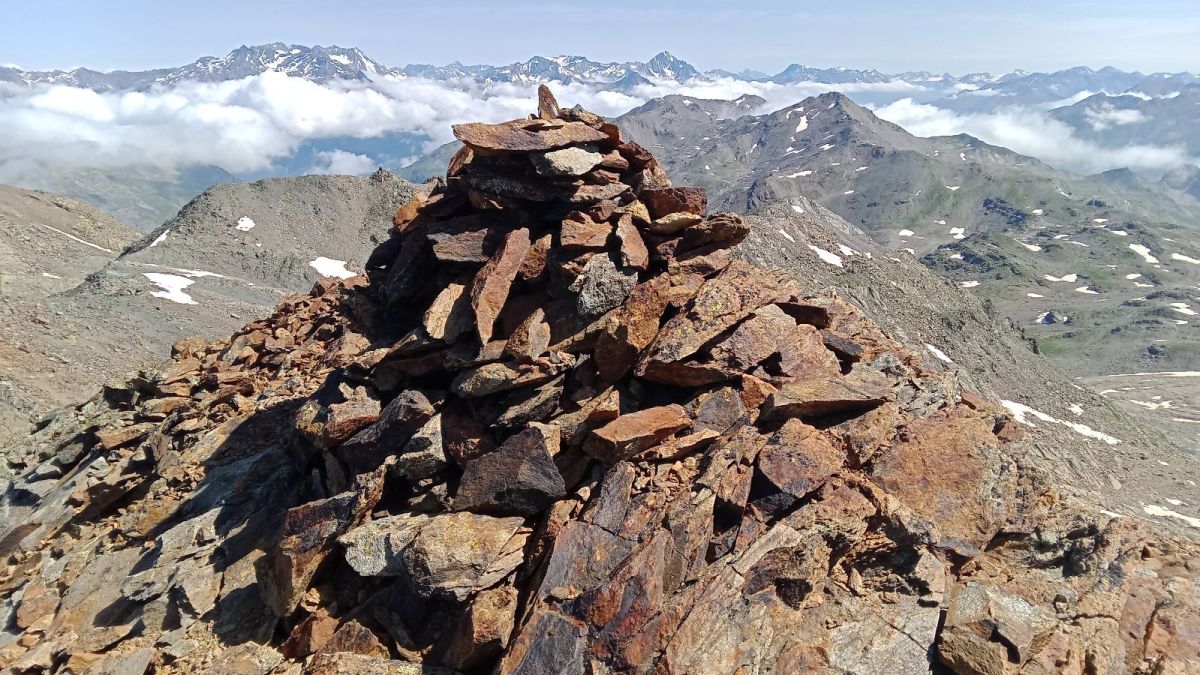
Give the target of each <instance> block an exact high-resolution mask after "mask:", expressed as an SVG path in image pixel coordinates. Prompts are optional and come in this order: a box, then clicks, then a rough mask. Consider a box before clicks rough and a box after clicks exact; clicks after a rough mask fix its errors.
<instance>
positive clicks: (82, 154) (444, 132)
mask: <svg viewBox="0 0 1200 675" xmlns="http://www.w3.org/2000/svg"><path fill="white" fill-rule="evenodd" d="M834 88H836V89H838V90H840V91H842V92H844V93H846V94H848V95H850V96H852V97H854V98H856V99H857V100H860V101H864V102H869V103H872V104H874V105H878V106H880V107H878V110H877V112H878V113H879V114H880V116H882V117H884V118H885V119H889V120H891V121H893V122H896V123H898V124H900V125H901V126H903V127H905V128H906V129H908V130H909V131H910V132H912V133H915V134H918V135H923V136H927V135H942V134H954V133H969V134H972V135H974V136H978V137H980V138H982V139H983V140H985V141H987V142H990V143H994V144H997V145H1002V146H1005V147H1009V148H1012V149H1013V150H1016V151H1018V152H1022V153H1025V154H1030V155H1033V156H1035V157H1038V158H1039V159H1042V160H1044V161H1046V162H1047V163H1049V164H1052V165H1055V166H1060V167H1062V168H1068V169H1074V170H1079V171H1098V170H1104V169H1109V168H1115V167H1119V166H1128V167H1130V168H1134V169H1150V170H1156V171H1157V170H1164V169H1170V168H1176V167H1178V166H1181V165H1183V164H1185V163H1188V162H1189V161H1194V160H1191V159H1190V158H1188V157H1186V156H1185V155H1184V153H1183V152H1182V151H1180V150H1176V149H1172V148H1160V147H1151V146H1130V147H1122V148H1104V147H1101V146H1098V145H1097V144H1095V143H1094V142H1090V141H1086V140H1083V139H1080V138H1078V137H1076V136H1075V135H1074V133H1073V132H1072V131H1071V129H1070V128H1069V127H1067V126H1066V125H1065V124H1062V123H1061V122H1056V121H1054V120H1052V119H1050V118H1049V117H1048V116H1046V115H1045V114H1044V113H1042V112H1040V111H1030V110H1019V109H1009V110H1001V111H999V112H993V113H989V114H982V115H979V114H974V115H959V114H955V113H952V112H949V111H946V110H943V109H940V108H937V107H935V106H932V105H929V104H924V103H919V102H917V101H919V100H922V99H923V98H929V97H930V96H931V93H932V92H931V91H930V90H926V89H924V88H922V87H921V86H919V85H914V84H911V83H906V82H899V81H897V82H888V83H879V84H847V85H838V86H836V87H834V86H831V85H827V84H819V83H800V84H795V85H786V86H784V85H776V84H772V83H759V82H743V81H739V80H734V79H719V80H716V81H714V82H707V83H696V84H689V85H680V84H675V83H671V84H662V85H658V84H656V85H651V86H643V87H638V88H635V89H634V90H633V91H632V92H630V93H620V92H613V91H602V90H599V89H596V88H595V87H591V86H588V85H584V84H559V85H556V86H555V90H556V93H557V94H558V96H559V98H560V100H562V101H564V102H569V103H570V104H575V103H578V104H581V105H583V106H584V107H585V108H588V109H589V110H593V111H595V112H597V113H599V114H601V115H607V116H615V115H619V114H621V113H623V112H626V111H628V110H630V109H631V108H634V107H636V106H639V105H641V104H643V103H645V102H646V101H647V100H650V99H651V98H655V97H659V96H664V95H667V94H683V95H688V96H694V97H697V98H719V99H734V98H737V97H738V96H741V95H744V94H753V95H757V96H761V97H763V98H764V99H766V101H767V104H766V105H764V106H763V109H762V110H760V111H758V112H767V111H770V110H776V109H779V108H782V107H784V106H787V105H790V104H793V103H795V102H796V101H799V100H801V99H803V98H805V97H808V96H812V95H816V94H821V93H824V92H826V91H829V90H830V89H834ZM535 100H536V93H535V90H534V87H533V86H521V85H514V84H492V85H489V86H488V87H487V88H483V87H481V86H480V85H479V84H478V83H475V82H473V81H456V82H439V81H434V80H427V79H422V78H407V79H394V78H383V79H378V80H374V81H367V82H336V83H331V84H328V85H319V84H315V83H313V82H309V81H307V80H303V79H298V78H291V77H287V76H286V75H283V74H280V73H275V72H267V73H264V74H261V75H257V76H253V77H247V78H245V79H241V80H235V81H227V82H217V83H196V82H190V83H183V84H180V85H177V86H175V87H172V88H170V89H164V90H156V91H150V92H125V93H97V92H94V91H90V90H86V89H79V88H74V87H66V86H53V85H51V86H45V85H42V86H38V87H36V88H33V89H25V88H20V87H16V86H9V85H0V129H3V130H4V133H3V134H0V182H5V183H21V182H25V181H26V180H27V179H33V180H36V178H37V176H38V175H39V174H44V173H45V172H46V171H47V168H50V169H54V170H70V169H86V168H101V169H120V168H122V167H129V166H138V167H153V168H160V169H162V170H164V171H172V170H177V169H180V168H185V167H189V166H197V165H216V166H220V167H222V168H224V169H226V170H228V171H231V172H234V173H255V172H259V173H262V172H270V171H271V169H272V167H273V166H275V165H276V163H277V162H280V161H281V160H284V159H286V158H289V157H291V156H293V155H294V154H295V153H296V152H297V150H298V149H299V148H301V146H302V145H303V144H304V143H305V142H306V141H316V140H320V139H330V138H344V137H351V138H374V137H378V136H381V135H383V134H388V133H412V134H418V135H422V136H425V137H427V138H428V139H429V140H428V141H427V142H426V143H425V149H426V150H429V149H432V148H434V147H436V146H437V145H440V144H441V143H444V142H446V141H448V140H449V139H450V138H451V135H450V125H451V124H455V123H458V122H464V121H470V120H485V121H499V120H504V119H511V118H514V117H520V116H522V115H524V114H526V113H528V112H529V111H530V110H531V109H533V107H535ZM1133 121H1135V120H1131V119H1130V118H1129V117H1128V116H1125V117H1119V116H1114V115H1109V116H1108V117H1106V118H1105V119H1103V120H1096V123H1100V124H1127V123H1131V122H1133ZM376 161H378V158H375V159H373V158H372V157H370V156H367V155H364V154H361V153H359V154H356V153H354V152H349V151H346V150H337V149H333V150H325V151H322V152H319V153H316V155H315V161H314V162H313V164H312V166H311V167H309V170H311V171H313V172H321V173H340V172H348V173H368V172H370V171H372V170H373V169H374V165H375V163H376Z"/></svg>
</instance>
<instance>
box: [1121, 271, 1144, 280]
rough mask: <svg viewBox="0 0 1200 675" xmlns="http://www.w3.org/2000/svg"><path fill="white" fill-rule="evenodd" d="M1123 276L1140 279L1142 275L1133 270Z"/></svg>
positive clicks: (1129, 278)
mask: <svg viewBox="0 0 1200 675" xmlns="http://www.w3.org/2000/svg"><path fill="white" fill-rule="evenodd" d="M1125 278H1126V279H1128V280H1130V281H1133V280H1134V279H1141V278H1142V275H1141V274H1138V273H1137V272H1134V273H1133V274H1126V275H1125Z"/></svg>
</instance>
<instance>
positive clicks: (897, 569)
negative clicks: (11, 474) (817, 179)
mask: <svg viewBox="0 0 1200 675" xmlns="http://www.w3.org/2000/svg"><path fill="white" fill-rule="evenodd" d="M454 133H455V136H456V137H457V138H458V139H459V140H461V141H462V143H463V147H462V149H461V150H460V151H459V152H458V153H457V154H456V155H455V156H454V157H453V159H452V160H451V161H450V164H449V167H448V170H447V174H446V178H445V180H444V182H442V183H440V184H438V185H437V187H436V188H434V189H433V190H432V192H431V193H430V194H428V195H427V196H424V197H421V198H418V199H416V200H414V201H413V202H411V203H410V204H408V205H407V206H405V207H404V208H402V209H401V210H400V211H399V212H397V213H396V215H395V218H394V219H393V223H392V229H391V233H390V236H389V238H388V239H387V240H386V241H384V242H383V243H382V244H380V245H379V246H378V248H377V249H376V250H375V251H374V253H373V254H372V256H371V258H370V260H369V261H368V264H367V277H368V278H367V279H366V280H363V279H354V280H350V281H348V282H345V283H337V284H334V283H332V282H331V283H325V284H321V285H319V286H318V287H317V288H316V289H314V293H313V294H312V295H311V296H309V297H306V298H293V299H290V300H288V301H287V302H285V303H284V305H282V306H281V307H280V309H279V310H277V312H276V314H275V315H274V316H272V317H271V318H269V319H266V320H263V321H259V322H254V323H252V324H250V325H249V326H247V327H246V328H245V329H244V330H243V331H240V332H239V333H238V334H237V335H235V336H233V337H232V338H230V339H229V340H225V341H221V342H217V343H212V344H207V345H206V344H204V343H194V342H190V343H183V344H181V345H180V346H179V348H178V349H177V353H176V357H175V361H174V362H173V363H172V364H171V365H170V366H168V367H166V368H164V369H162V370H161V371H159V372H157V373H153V374H148V375H146V376H145V377H143V378H138V379H135V380H132V381H130V382H129V383H126V384H125V385H121V386H117V385H114V386H112V387H109V388H108V389H106V391H105V393H104V395H103V397H101V398H98V399H96V400H94V401H93V402H91V403H89V404H88V406H90V407H85V408H81V409H80V410H79V411H77V412H76V413H75V414H76V415H77V416H78V419H79V420H81V421H80V422H79V423H80V424H82V425H84V426H83V427H81V428H82V429H83V430H77V429H76V428H75V427H73V426H70V425H69V424H66V426H62V427H59V426H54V425H51V426H50V427H47V429H46V430H45V431H44V433H43V434H42V435H40V436H38V437H37V438H38V442H39V443H43V445H41V446H39V447H38V448H37V449H36V450H30V452H29V456H30V457H31V458H32V459H31V460H30V468H29V469H28V470H27V471H26V472H24V473H23V474H22V475H21V476H20V477H18V479H16V480H15V481H14V483H13V487H12V488H11V489H10V490H9V491H8V493H6V495H5V500H6V501H5V502H4V504H5V505H6V508H7V509H9V510H8V511H7V513H10V514H18V515H19V518H18V519H17V520H15V521H14V525H13V526H12V527H11V528H6V529H5V531H4V532H2V533H0V534H3V538H0V543H2V545H3V547H4V548H3V550H4V551H5V552H6V553H7V554H8V555H9V556H10V568H9V574H8V575H7V576H5V577H0V588H2V589H4V590H5V591H6V592H7V593H8V595H7V596H0V599H3V598H7V599H8V600H6V601H7V602H8V603H9V604H7V605H0V612H3V611H10V609H11V608H15V610H13V611H11V614H12V616H13V619H12V621H13V622H14V623H13V625H15V626H16V629H17V631H16V632H15V633H11V634H12V635H13V636H14V638H13V640H12V641H9V642H7V643H0V665H8V666H9V667H10V668H11V669H12V670H13V671H14V672H22V673H25V672H65V671H66V670H70V671H71V672H82V671H83V670H85V669H86V668H89V667H94V668H97V669H100V670H98V671H97V672H128V673H142V672H146V671H147V669H148V668H153V670H154V672H200V671H208V672H236V673H242V672H245V673H263V672H271V673H300V672H303V673H317V674H332V673H347V672H354V673H416V672H424V673H443V674H450V673H456V672H457V673H493V672H498V673H580V674H582V673H595V674H599V673H618V672H620V673H645V672H655V673H664V674H665V673H680V674H682V673H689V674H690V673H714V674H726V673H800V672H820V673H835V672H857V673H881V674H882V673H908V672H927V671H928V670H929V669H930V668H931V667H935V662H936V664H940V665H939V666H938V667H944V668H947V669H949V670H950V671H952V672H956V673H997V674H999V673H1049V672H1101V671H1102V672H1145V673H1150V672H1156V673H1157V672H1162V673H1167V672H1188V670H1187V669H1188V668H1191V667H1194V666H1195V664H1196V662H1197V661H1196V656H1197V653H1198V652H1200V645H1198V644H1197V638H1196V635H1197V634H1200V632H1198V631H1200V623H1198V622H1200V611H1198V609H1197V599H1196V597H1197V596H1196V593H1195V589H1196V588H1197V585H1196V583H1197V576H1200V568H1197V566H1196V564H1195V562H1196V560H1198V559H1200V557H1198V556H1197V552H1198V550H1200V549H1197V547H1196V546H1195V545H1194V544H1191V543H1184V542H1179V541H1176V540H1171V539H1168V538H1163V537H1161V536H1159V535H1155V534H1153V533H1151V532H1149V531H1148V530H1147V529H1145V528H1144V527H1141V526H1139V525H1137V524H1135V523H1134V522H1133V521H1131V520H1129V519H1112V518H1108V517H1101V516H1099V515H1098V514H1095V513H1091V512H1088V511H1086V510H1083V509H1081V508H1080V507H1078V506H1075V505H1072V504H1070V503H1067V502H1066V501H1065V500H1063V499H1062V498H1060V497H1059V496H1058V495H1057V494H1056V493H1055V492H1054V490H1053V489H1052V488H1051V487H1050V486H1048V485H1046V484H1045V482H1044V480H1043V479H1042V478H1041V477H1040V474H1039V473H1038V472H1037V471H1036V470H1035V469H1033V468H1031V467H1030V466H1029V465H1028V463H1026V462H1025V461H1024V459H1023V458H1022V452H1021V451H1022V448H1023V447H1024V445H1023V441H1022V434H1021V432H1020V428H1019V427H1018V426H1017V425H1016V424H1015V423H1014V421H1013V420H1012V419H1011V418H1010V417H1009V416H1008V415H1007V414H1006V413H1004V412H1003V411H1002V410H999V409H998V408H997V407H995V406H994V405H993V404H992V403H990V402H988V401H986V400H984V399H982V398H981V397H979V396H977V395H975V394H972V393H971V392H969V391H964V390H962V389H961V387H960V386H959V385H958V381H957V379H956V377H955V375H954V373H953V372H936V373H934V372H929V371H927V370H925V368H924V367H923V366H922V363H923V361H922V359H921V358H920V357H919V356H917V355H916V354H914V353H912V352H911V351H909V350H907V349H906V348H904V347H902V346H901V345H899V344H897V343H896V342H894V341H893V340H891V339H890V338H888V337H887V336H885V335H884V334H883V333H882V332H881V331H880V330H879V329H878V328H877V327H876V326H875V325H874V324H873V323H872V322H870V321H869V320H868V319H866V318H865V317H864V316H863V314H862V313H861V312H859V311H858V310H857V309H856V308H854V307H852V306H851V305H849V304H847V303H846V302H844V301H842V300H840V299H838V298H836V297H835V296H832V295H830V294H821V295H812V294H809V293H806V292H805V289H804V288H803V287H802V286H801V284H800V283H798V282H797V281H795V280H794V279H792V278H791V277H789V276H788V275H786V274H785V273H783V272H779V271H767V270H763V269H760V268H757V267H755V266H753V265H751V264H749V263H747V262H745V261H744V260H742V259H739V258H738V257H737V256H736V255H735V254H734V250H733V247H734V246H735V245H736V244H737V243H738V242H740V241H742V240H743V239H744V238H745V237H746V236H747V234H748V228H747V226H746V225H745V224H744V223H743V222H742V220H741V219H740V218H739V217H738V216H736V215H733V214H707V213H706V200H705V193H704V190H703V189H701V188H698V187H676V186H673V185H671V183H670V181H669V180H668V178H667V176H666V175H665V173H664V171H663V170H662V168H661V167H660V166H659V164H658V163H657V162H656V161H655V159H654V157H653V156H652V155H651V154H650V153H649V152H647V151H646V150H645V149H644V148H642V147H640V146H638V145H637V144H636V143H632V142H629V141H626V140H624V139H623V138H622V137H621V133H620V131H619V130H618V129H617V128H616V127H615V126H614V125H612V124H611V123H608V122H607V121H605V120H603V119H601V118H600V117H597V116H596V115H593V114H591V113H588V112H586V111H583V110H580V109H577V108H576V109H562V108H561V107H560V106H559V105H558V103H557V102H556V101H555V100H554V98H553V96H551V95H550V92H549V91H548V90H546V89H545V88H542V90H541V91H540V96H539V105H538V114H537V115H536V116H534V117H531V118H529V119H522V120H514V121H510V122H505V123H501V124H464V125H459V126H456V127H455V128H454ZM64 424H65V423H64ZM39 433H42V432H39ZM80 439H88V440H80ZM30 495H33V496H34V497H33V498H31V497H30ZM18 497H19V498H18ZM22 500H23V501H22ZM12 598H18V600H17V601H13V600H12Z"/></svg>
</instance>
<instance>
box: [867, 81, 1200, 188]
mask: <svg viewBox="0 0 1200 675" xmlns="http://www.w3.org/2000/svg"><path fill="white" fill-rule="evenodd" d="M1129 113H1134V115H1130V114H1129ZM875 114H876V115H878V116H879V117H881V118H883V119H885V120H888V121H889V122H894V123H896V124H899V125H900V126H902V127H904V129H905V130H907V131H908V132H909V133H911V134H914V135H917V136H950V135H954V134H969V135H971V136H974V137H976V138H978V139H980V140H982V141H984V142H986V143H990V144H992V145H999V146H1001V147H1005V148H1008V149H1009V150H1013V151H1015V152H1019V153H1021V154H1023V155H1029V156H1030V157H1035V158H1037V159H1039V160H1041V161H1043V162H1045V163H1047V164H1049V165H1051V166H1053V167H1055V168H1058V169H1065V170H1068V171H1075V172H1078V173H1088V174H1090V173H1098V172H1101V171H1108V170H1110V169H1119V168H1129V169H1133V170H1134V171H1145V172H1147V173H1150V174H1160V173H1162V172H1165V171H1170V170H1173V169H1178V168H1180V167H1183V166H1188V165H1195V164H1196V163H1197V159H1196V158H1195V157H1191V156H1189V155H1188V153H1187V152H1186V151H1185V150H1184V149H1183V148H1177V147H1168V146H1161V145H1136V144H1134V145H1122V146H1113V147H1110V146H1105V145H1101V144H1099V143H1097V142H1095V141H1092V140H1089V139H1085V138H1081V137H1079V135H1077V134H1076V133H1075V131H1074V130H1073V129H1072V128H1071V127H1070V126H1068V125H1067V124H1066V123H1064V122H1061V121H1059V120H1057V119H1054V118H1053V117H1051V116H1050V115H1048V114H1047V113H1046V111H1044V110H1041V109H1034V108H1024V107H1016V106H1012V107H1005V108H999V109H997V110H995V111H992V112H988V113H956V112H954V111H951V110H947V109H945V108H939V107H937V106H935V105H930V104H926V103H917V102H915V101H913V100H912V99H911V98H905V99H901V100H899V101H895V102H893V103H889V104H887V105H884V106H880V107H878V108H876V109H875ZM1139 121H1141V117H1140V115H1138V113H1137V111H1115V110H1114V111H1113V114H1102V116H1101V117H1100V118H1097V119H1089V123H1090V124H1091V125H1092V126H1093V128H1096V124H1097V122H1099V123H1101V124H1103V125H1105V126H1104V128H1107V127H1110V126H1113V125H1118V124H1132V123H1135V122H1139ZM1097 130H1099V129H1097Z"/></svg>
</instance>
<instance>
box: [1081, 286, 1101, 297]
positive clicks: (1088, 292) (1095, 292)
mask: <svg viewBox="0 0 1200 675" xmlns="http://www.w3.org/2000/svg"><path fill="white" fill-rule="evenodd" d="M1075 292H1076V293H1086V294H1088V295H1100V291H1093V290H1092V289H1090V288H1088V287H1087V286H1080V287H1079V288H1076V289H1075Z"/></svg>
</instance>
